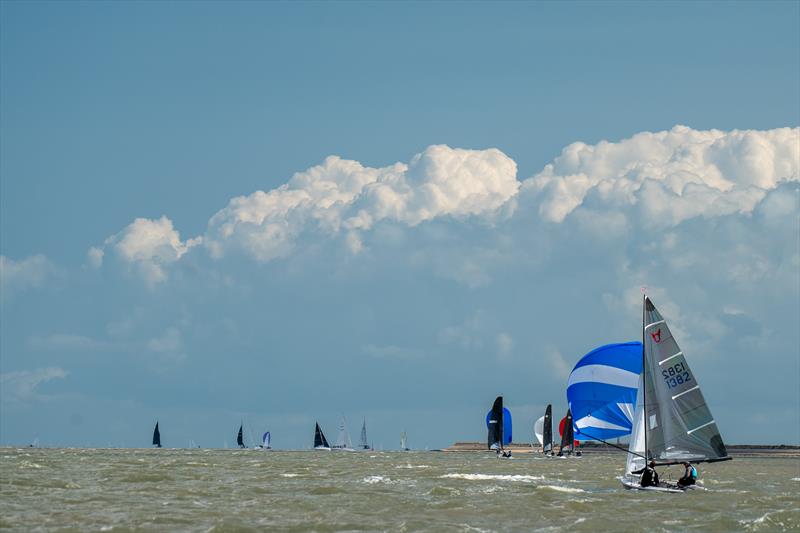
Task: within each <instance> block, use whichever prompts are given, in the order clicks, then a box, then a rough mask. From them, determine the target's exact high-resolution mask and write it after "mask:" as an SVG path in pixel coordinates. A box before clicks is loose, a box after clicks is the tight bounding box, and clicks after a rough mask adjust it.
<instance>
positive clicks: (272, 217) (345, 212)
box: [205, 145, 519, 261]
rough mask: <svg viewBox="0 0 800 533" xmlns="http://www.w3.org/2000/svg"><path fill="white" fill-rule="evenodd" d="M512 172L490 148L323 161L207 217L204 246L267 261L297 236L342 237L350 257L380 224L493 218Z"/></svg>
mask: <svg viewBox="0 0 800 533" xmlns="http://www.w3.org/2000/svg"><path fill="white" fill-rule="evenodd" d="M516 173H517V166H516V163H514V161H513V160H511V159H510V158H509V157H508V156H506V155H505V154H503V153H502V152H501V151H500V150H497V149H489V150H462V149H455V148H450V147H448V146H444V145H438V146H430V147H429V148H427V149H426V150H425V151H424V152H422V153H421V154H417V155H416V156H414V157H413V158H412V159H411V161H410V162H409V163H408V164H404V163H395V164H394V165H390V166H388V167H383V168H369V167H364V166H363V165H361V164H360V163H358V162H357V161H348V160H344V159H341V158H339V157H335V156H331V157H328V158H327V159H326V160H325V161H324V162H323V164H321V165H319V166H316V167H313V168H310V169H308V170H306V171H304V172H300V173H298V174H295V175H294V176H293V177H292V179H291V180H290V181H289V182H288V183H287V184H285V185H282V186H281V187H279V188H277V189H274V190H272V191H269V192H264V191H257V192H255V193H253V194H251V195H248V196H242V197H238V198H234V199H233V200H231V201H230V203H229V204H228V206H227V207H226V208H224V209H222V210H221V211H219V212H218V213H217V214H215V215H214V216H213V217H212V218H211V220H210V222H209V228H208V232H207V234H206V237H205V244H206V246H207V247H208V249H209V250H210V252H211V254H212V255H213V256H215V257H220V256H222V255H224V254H225V252H226V251H228V250H231V249H235V250H241V251H244V252H245V253H247V254H248V255H250V256H252V257H254V258H255V259H257V260H258V261H270V260H272V259H275V258H279V257H285V256H287V255H289V254H290V253H292V251H293V250H294V249H295V247H296V246H297V245H298V240H299V239H300V236H301V235H303V234H309V233H321V234H323V235H325V236H327V237H334V236H337V235H339V234H344V235H345V239H346V244H347V246H348V247H349V249H350V250H351V251H353V252H355V253H357V252H359V251H361V249H362V246H363V244H362V241H361V239H360V238H359V236H358V233H359V232H362V231H367V230H369V229H371V228H372V227H373V226H374V225H375V224H376V223H378V222H380V221H392V222H396V223H399V224H403V225H406V226H416V225H418V224H420V223H422V222H425V221H428V220H432V219H434V218H437V217H443V216H452V217H457V218H458V217H467V216H480V217H485V218H488V219H491V218H492V217H494V216H497V215H498V214H499V212H500V211H501V208H502V207H503V206H504V205H505V204H506V203H507V202H508V200H509V199H511V198H513V197H514V196H515V195H516V193H517V189H518V187H519V182H518V181H517V179H516Z"/></svg>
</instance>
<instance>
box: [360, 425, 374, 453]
mask: <svg viewBox="0 0 800 533" xmlns="http://www.w3.org/2000/svg"><path fill="white" fill-rule="evenodd" d="M358 449H359V450H371V449H372V446H370V445H369V443H368V442H367V419H366V418H364V421H363V422H362V423H361V439H360V440H359V443H358Z"/></svg>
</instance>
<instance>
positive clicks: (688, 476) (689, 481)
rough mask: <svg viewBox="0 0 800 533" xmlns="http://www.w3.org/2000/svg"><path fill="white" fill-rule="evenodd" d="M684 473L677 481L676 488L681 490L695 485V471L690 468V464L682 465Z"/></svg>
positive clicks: (693, 468)
mask: <svg viewBox="0 0 800 533" xmlns="http://www.w3.org/2000/svg"><path fill="white" fill-rule="evenodd" d="M683 467H684V469H685V470H684V472H683V477H682V478H680V479H679V480H678V486H679V487H681V488H684V487H688V486H689V485H694V484H695V483H697V469H696V468H695V467H693V466H692V463H690V462H688V461H687V462H685V463H683Z"/></svg>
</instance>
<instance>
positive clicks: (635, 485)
mask: <svg viewBox="0 0 800 533" xmlns="http://www.w3.org/2000/svg"><path fill="white" fill-rule="evenodd" d="M619 480H620V482H621V483H622V486H623V487H625V488H626V489H627V490H641V491H650V492H670V493H683V492H684V490H683V489H679V488H678V487H677V486H674V485H673V486H664V485H658V486H657V487H642V486H641V485H639V482H638V481H632V480H630V479H625V478H624V477H620V478H619Z"/></svg>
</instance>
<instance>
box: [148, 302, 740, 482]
mask: <svg viewBox="0 0 800 533" xmlns="http://www.w3.org/2000/svg"><path fill="white" fill-rule="evenodd" d="M566 392H567V402H568V405H569V407H568V409H567V413H566V416H564V418H563V419H562V420H561V422H560V424H559V433H560V436H561V440H560V446H559V450H558V454H557V456H558V457H571V456H572V457H580V456H581V451H580V449H579V448H578V445H579V443H580V442H581V441H597V442H601V443H604V444H606V445H610V446H612V447H615V448H619V449H622V450H624V451H626V452H627V454H626V455H627V459H626V463H625V473H624V475H622V476H620V477H619V480H620V482H621V483H622V485H623V487H624V488H626V489H630V490H649V491H660V492H683V491H684V490H686V489H690V488H692V489H694V488H697V486H694V485H691V486H678V485H674V484H669V483H659V484H656V485H649V484H646V485H645V486H642V482H641V478H640V475H639V474H640V472H642V471H643V470H644V469H645V466H646V465H648V464H649V465H653V466H655V467H658V466H668V465H676V464H689V463H693V464H696V463H703V462H706V463H711V462H716V461H727V460H730V459H731V457H730V456H729V455H728V453H727V450H726V447H725V443H724V442H723V440H722V436H721V435H720V431H719V428H718V427H717V424H716V421H715V419H714V417H713V415H712V414H711V410H710V408H709V407H708V405H707V404H706V401H705V398H704V396H703V393H702V392H701V389H700V385H699V383H698V381H697V377H696V376H695V374H694V373H693V372H692V370H691V368H690V367H689V363H688V362H687V359H686V355H685V354H684V353H683V351H681V349H680V347H679V346H678V343H677V341H676V340H675V338H674V337H673V336H672V333H671V331H670V329H669V327H668V325H667V322H666V320H665V319H664V317H663V316H662V315H661V314H660V313H659V312H658V310H657V309H656V307H655V305H653V302H652V300H650V298H648V297H647V296H643V304H642V341H641V342H627V343H616V344H608V345H605V346H601V347H599V348H597V349H595V350H592V351H591V352H589V353H588V354H586V355H585V356H584V357H582V358H581V359H580V361H578V363H577V364H576V365H575V368H574V369H573V371H572V373H571V374H570V376H569V380H568V383H567V391H566ZM573 415H574V416H573ZM486 427H487V448H488V449H489V450H494V451H495V452H496V454H497V457H499V458H504V459H508V458H511V451H510V450H509V449H508V445H510V444H511V441H512V433H511V413H510V411H509V410H508V409H507V408H505V407H504V406H503V397H502V396H498V397H497V398H495V400H494V403H493V404H492V408H491V410H490V411H489V413H488V414H487V415H486ZM338 430H339V431H338V435H337V438H336V442H335V444H334V445H332V446H331V445H330V444H329V442H328V440H327V438H326V437H325V434H324V433H323V432H322V428H321V427H320V425H319V423H316V424H315V429H314V442H313V449H314V450H324V451H348V452H355V451H368V450H372V449H373V447H372V445H371V444H370V443H369V441H368V439H367V421H366V417H365V418H364V419H363V420H362V424H361V434H360V439H359V443H358V446H357V447H353V444H352V441H351V439H350V434H349V432H348V431H347V420H346V419H345V417H344V415H342V416H341V419H340V422H339V427H338ZM533 434H534V436H535V437H536V440H537V441H538V442H539V445H540V446H541V453H543V454H544V455H545V456H547V457H555V456H556V453H555V450H554V448H555V446H554V439H553V413H552V405H551V404H548V405H547V408H546V409H545V413H544V415H543V416H542V417H540V418H539V419H537V420H536V422H535V423H534V426H533ZM621 437H629V439H628V440H629V442H628V444H627V448H623V447H622V446H621V445H620V440H619V439H620V438H621ZM614 439H616V443H614V442H612V440H614ZM236 443H237V444H238V446H239V448H246V445H245V442H244V423H242V424H240V425H239V431H238V432H237V434H236ZM153 446H154V447H157V448H160V447H161V433H160V431H159V425H158V422H156V425H155V428H154V430H153ZM254 449H263V450H271V449H272V448H271V435H270V432H269V431H267V432H265V433H264V435H263V436H262V439H261V442H260V443H259V444H258V445H256V446H254ZM400 450H402V451H409V450H410V448H409V447H408V439H407V436H406V432H405V431H403V432H402V433H401V435H400Z"/></svg>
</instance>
